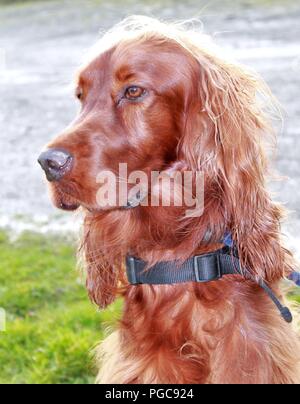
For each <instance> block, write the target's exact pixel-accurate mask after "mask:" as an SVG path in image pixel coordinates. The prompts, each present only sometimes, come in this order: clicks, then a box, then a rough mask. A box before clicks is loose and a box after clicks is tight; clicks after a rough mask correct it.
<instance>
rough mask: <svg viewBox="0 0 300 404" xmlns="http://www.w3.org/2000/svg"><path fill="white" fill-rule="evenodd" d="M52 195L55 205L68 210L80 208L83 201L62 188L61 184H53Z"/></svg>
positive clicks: (72, 210)
mask: <svg viewBox="0 0 300 404" xmlns="http://www.w3.org/2000/svg"><path fill="white" fill-rule="evenodd" d="M50 189H51V197H52V202H53V204H54V206H55V207H56V208H58V209H61V210H63V211H66V212H74V211H76V210H78V209H79V208H80V206H81V205H82V204H81V202H80V201H79V200H78V199H77V198H75V197H74V196H72V195H71V194H70V192H68V191H66V190H65V189H62V188H61V187H60V186H57V185H53V184H52V186H51V187H50Z"/></svg>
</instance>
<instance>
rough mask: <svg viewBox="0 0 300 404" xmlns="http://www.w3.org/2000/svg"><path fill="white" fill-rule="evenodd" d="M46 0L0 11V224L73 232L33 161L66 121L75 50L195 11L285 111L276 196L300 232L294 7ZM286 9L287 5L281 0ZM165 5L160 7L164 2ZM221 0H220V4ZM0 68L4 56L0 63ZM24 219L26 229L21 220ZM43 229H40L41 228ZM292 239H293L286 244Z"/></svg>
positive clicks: (299, 50)
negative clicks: (101, 34) (118, 31)
mask: <svg viewBox="0 0 300 404" xmlns="http://www.w3.org/2000/svg"><path fill="white" fill-rule="evenodd" d="M104 3H107V4H101V2H99V1H98V2H97V1H60V2H55V1H51V2H48V3H40V4H39V3H36V4H32V5H26V6H25V5H24V6H15V7H5V8H3V7H1V8H0V48H2V49H4V50H5V52H2V51H0V63H1V59H3V53H5V64H3V63H2V64H1V65H0V88H1V95H2V102H1V108H0V152H1V159H0V169H1V171H0V172H1V187H0V200H1V203H0V225H1V224H2V225H4V224H7V223H8V222H10V223H13V225H14V226H17V225H18V226H21V227H22V226H24V225H25V227H26V226H27V224H28V225H29V223H31V224H30V226H32V222H34V223H37V224H38V227H40V225H41V223H43V224H44V225H45V224H47V223H49V221H50V223H51V226H52V227H53V226H55V225H59V223H60V221H61V220H62V219H61V217H63V218H64V219H63V220H64V223H65V226H72V225H73V219H72V218H68V216H66V215H63V216H62V215H61V214H60V213H57V212H56V211H55V210H54V209H53V208H52V207H51V205H50V203H49V200H48V196H47V195H46V192H45V185H44V183H43V180H42V176H41V172H40V170H39V168H38V166H37V164H36V157H37V156H38V154H39V151H40V149H41V148H42V146H43V145H44V144H45V143H46V142H47V141H48V140H49V139H51V138H52V137H53V136H54V135H55V134H56V133H58V132H59V131H60V130H61V129H62V128H64V126H65V125H66V124H67V123H68V122H69V121H70V120H71V119H72V118H73V115H74V113H75V112H76V108H77V107H76V103H75V102H74V100H73V97H72V94H71V89H70V86H69V84H70V81H71V78H72V73H73V71H74V70H75V68H76V66H77V64H78V61H79V59H80V57H81V55H82V52H83V51H84V50H85V49H87V48H88V47H89V46H90V45H91V44H92V43H93V42H94V41H95V40H96V39H97V37H98V31H99V29H102V30H105V29H107V28H108V27H110V26H111V25H112V24H113V23H115V22H116V21H118V20H120V18H122V17H124V16H126V15H128V14H132V13H139V14H148V15H149V14H151V15H155V16H160V17H164V18H181V19H185V18H190V17H194V16H199V15H202V17H201V19H202V21H203V23H204V28H205V31H206V32H208V33H210V34H213V35H214V36H215V38H216V40H217V42H218V43H219V44H221V45H222V46H223V48H224V49H226V51H227V52H229V53H231V54H232V55H233V56H234V57H235V58H237V59H238V60H240V61H242V62H244V63H246V64H248V65H250V66H253V67H254V68H256V69H257V70H258V71H259V72H260V73H261V74H262V75H263V76H264V78H265V79H266V80H267V81H268V83H269V84H270V86H271V88H272V90H273V91H274V93H275V94H276V95H277V97H278V98H279V100H280V102H281V103H282V104H283V106H284V108H285V110H286V111H287V116H286V122H285V127H284V130H283V134H282V135H281V136H280V140H279V147H280V151H279V156H278V164H277V168H278V170H279V171H280V172H281V173H282V174H284V175H287V176H288V177H290V179H289V180H288V181H286V182H285V183H284V184H280V186H279V188H278V189H279V190H280V199H281V200H282V201H285V202H287V206H288V207H289V208H290V209H292V210H294V211H295V213H294V219H293V220H292V225H291V226H290V228H289V231H291V233H293V234H294V235H297V234H298V233H299V232H298V230H299V231H300V206H299V202H300V186H299V184H300V164H299V157H298V153H299V151H300V136H299V135H300V98H299V92H300V24H299V21H300V4H299V5H298V6H297V5H295V3H296V2H293V4H294V6H293V7H292V8H291V7H290V8H289V9H288V10H286V9H284V8H281V7H275V8H274V7H273V8H268V7H266V8H262V7H258V8H251V7H238V6H233V5H232V4H236V2H225V3H224V2H222V4H223V5H222V6H218V2H214V3H213V4H214V5H213V6H209V7H204V6H203V5H204V4H208V3H209V2H207V1H206V2H202V1H199V0H191V1H187V2H182V1H164V2H162V3H159V2H154V3H153V2H149V1H146V0H145V1H144V4H143V2H141V3H138V2H137V1H125V2H124V1H122V2H121V1H119V2H118V1H111V2H109V4H108V2H104ZM183 3H184V4H183ZM283 3H284V4H286V3H285V2H283ZM162 4H163V5H162ZM220 4H221V2H220ZM2 62H3V60H2ZM26 223H27V224H26ZM44 228H47V227H44ZM294 242H295V243H296V239H294Z"/></svg>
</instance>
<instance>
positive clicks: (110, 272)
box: [81, 218, 119, 309]
mask: <svg viewBox="0 0 300 404" xmlns="http://www.w3.org/2000/svg"><path fill="white" fill-rule="evenodd" d="M81 249H82V252H83V255H84V261H85V264H86V272H87V279H86V286H87V290H88V294H89V297H90V299H91V300H92V301H93V302H94V303H96V304H97V305H98V306H99V307H100V308H101V309H105V308H106V307H107V306H108V305H110V304H111V303H113V302H114V300H115V298H116V293H117V287H118V279H119V271H118V267H117V265H116V266H114V265H113V264H112V263H110V262H109V261H108V259H107V258H106V255H105V253H104V252H103V251H102V243H101V232H100V231H99V229H98V226H97V222H93V220H91V218H86V219H85V223H84V237H83V242H82V248H81Z"/></svg>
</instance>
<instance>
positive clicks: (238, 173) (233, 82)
mask: <svg viewBox="0 0 300 404" xmlns="http://www.w3.org/2000/svg"><path fill="white" fill-rule="evenodd" d="M191 52H192V53H193V56H194V57H196V58H197V60H198V67H197V69H198V71H197V73H196V72H195V75H196V74H197V76H198V83H199V86H198V88H197V90H195V91H197V92H198V94H197V95H196V94H192V95H191V100H190V104H189V112H188V113H187V121H186V133H185V137H184V140H183V142H182V144H181V153H182V158H183V159H184V160H185V161H187V163H188V165H189V166H190V168H191V169H193V170H202V171H204V172H205V173H206V176H207V177H208V181H211V183H216V184H217V185H218V188H219V192H218V194H219V196H220V198H222V206H223V216H224V220H225V221H226V225H227V228H228V230H230V231H231V232H232V234H233V237H234V240H235V242H236V244H237V246H238V249H239V253H240V257H241V260H242V263H243V265H244V266H245V267H247V269H248V270H249V271H251V272H252V273H253V274H254V275H258V276H260V277H262V278H265V279H267V280H269V281H273V280H277V279H280V278H282V277H283V276H285V275H287V274H288V273H289V272H290V270H291V266H292V265H293V264H292V257H291V254H290V253H289V252H288V251H287V250H285V249H284V248H283V247H282V245H281V241H280V234H279V233H280V220H281V218H282V216H283V210H282V209H281V207H280V206H278V205H276V204H274V203H273V202H272V201H271V198H270V196H269V193H268V192H267V190H266V178H265V176H266V174H267V171H268V170H267V168H268V164H267V158H266V154H265V150H266V144H267V143H266V139H267V137H268V136H270V135H272V133H273V131H272V128H271V126H270V124H269V122H268V119H267V116H268V115H267V113H265V112H264V109H263V107H262V105H261V102H260V101H261V100H269V105H272V103H273V98H272V95H271V93H270V90H269V89H268V87H267V86H266V85H265V84H264V83H263V82H262V81H261V80H260V78H258V77H256V76H255V75H254V74H252V73H249V72H247V71H246V69H245V68H244V67H239V66H236V65H231V64H229V63H226V62H223V61H221V60H219V59H218V58H216V57H214V56H212V55H210V54H206V53H205V52H201V50H200V49H196V48H195V47H194V48H192V50H191ZM193 99H195V100H197V102H196V103H195V102H193ZM204 214H205V211H204Z"/></svg>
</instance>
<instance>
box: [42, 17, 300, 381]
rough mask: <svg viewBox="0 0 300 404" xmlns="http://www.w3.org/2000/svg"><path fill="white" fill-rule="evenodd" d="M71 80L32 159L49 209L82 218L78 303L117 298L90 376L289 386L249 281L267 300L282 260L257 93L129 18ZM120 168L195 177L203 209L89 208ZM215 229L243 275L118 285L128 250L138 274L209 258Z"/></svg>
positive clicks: (178, 40)
mask: <svg viewBox="0 0 300 404" xmlns="http://www.w3.org/2000/svg"><path fill="white" fill-rule="evenodd" d="M77 84H78V85H77V90H76V95H77V97H78V98H79V99H80V102H81V104H82V109H81V112H80V114H79V116H78V118H77V119H76V120H75V122H74V123H73V125H72V126H71V127H69V128H68V129H67V130H66V131H65V132H64V133H62V134H61V135H60V136H59V137H58V138H57V139H56V140H55V141H54V142H52V143H51V144H50V145H49V146H48V150H47V151H46V152H44V153H43V154H42V156H41V158H40V164H41V165H42V167H43V169H44V170H45V171H46V175H47V178H48V180H49V181H50V182H51V189H52V195H53V201H54V204H55V205H56V206H57V207H59V208H62V209H65V210H72V211H73V210H76V209H77V208H79V207H80V206H81V207H82V208H83V210H84V212H85V235H84V240H83V249H84V252H85V259H86V263H87V287H88V291H89V294H90V297H91V298H92V300H93V301H94V302H96V303H97V304H98V305H99V306H100V307H101V308H105V307H106V306H107V305H108V304H110V303H112V302H113V301H114V299H115V297H116V294H117V293H119V292H120V291H121V293H122V294H123V296H124V299H125V305H124V312H123V319H122V321H121V323H120V326H119V330H118V331H117V332H116V333H114V334H113V335H112V336H111V337H109V338H108V340H106V341H105V342H104V343H103V345H102V347H101V349H100V352H99V357H101V362H102V365H101V368H102V369H101V371H100V373H99V377H98V381H99V382H100V383H175V384H181V383H222V384H223V383H234V384H236V383H245V384H248V383H298V382H299V381H300V370H299V352H300V349H299V340H298V337H297V335H296V333H295V332H294V331H293V330H292V328H291V326H290V325H288V324H287V323H286V322H284V321H283V319H282V318H281V317H280V316H279V314H278V311H277V310H276V307H275V306H274V305H273V303H272V301H271V300H270V298H269V297H268V295H267V294H266V293H265V291H264V290H263V289H261V288H260V287H259V285H258V284H257V283H256V282H254V281H253V280H254V278H255V279H256V281H257V282H262V280H264V281H265V282H266V283H267V284H268V285H269V286H270V287H271V288H272V289H273V291H274V292H275V293H277V294H280V292H279V282H280V280H281V279H283V278H284V277H286V276H288V275H289V274H290V273H291V271H292V269H293V266H294V263H293V259H292V256H291V254H290V253H289V252H288V251H287V250H286V249H285V248H284V247H283V246H282V244H281V241H280V220H281V218H282V210H281V208H280V207H279V206H278V205H276V204H275V203H273V202H272V201H271V199H270V196H269V194H268V192H267V191H266V187H265V174H266V171H267V161H266V157H265V154H264V141H265V139H266V137H267V135H268V134H270V132H271V130H270V127H269V125H268V120H267V118H266V116H265V114H264V112H263V109H262V106H261V105H260V104H259V102H258V98H257V94H258V93H260V94H262V95H263V97H261V98H264V99H265V98H266V97H267V98H268V97H269V96H270V94H269V92H268V89H267V87H266V86H265V85H264V83H263V82H261V81H260V79H259V78H257V77H256V76H255V75H254V74H253V73H249V72H247V71H246V70H245V69H244V68H243V67H240V66H238V65H234V64H231V63H228V62H226V61H225V60H223V59H222V58H220V57H219V56H218V55H217V54H215V53H214V52H213V51H212V50H211V45H208V44H207V40H206V38H205V37H204V36H203V35H200V34H197V33H195V32H190V31H188V30H184V29H183V28H182V27H180V26H179V27H177V26H175V25H174V26H173V25H167V24H163V23H160V22H158V21H156V20H153V19H148V18H142V17H141V18H140V17H139V18H136V17H135V18H130V19H127V20H126V21H125V22H123V23H122V24H121V25H119V26H117V28H116V29H114V30H113V31H111V32H109V33H108V34H107V35H106V36H105V37H104V39H103V40H102V41H101V42H100V43H99V44H98V45H97V46H96V47H95V49H94V52H93V55H92V57H91V58H90V59H89V61H88V63H87V64H86V65H85V66H84V67H83V68H82V69H81V71H80V74H79V77H78V83H77ZM269 98H270V97H269ZM120 163H126V164H127V167H128V171H129V172H133V171H136V170H139V171H142V172H144V173H146V174H147V175H148V176H150V173H151V172H152V171H154V170H156V171H159V170H160V171H164V172H166V173H170V172H172V171H173V170H176V171H179V172H186V171H191V172H193V173H196V172H197V171H201V172H203V173H204V177H205V197H204V213H203V214H202V215H201V216H199V217H191V216H186V214H185V211H186V206H181V207H180V206H175V205H174V206H168V207H166V206H159V207H153V206H143V205H142V204H140V205H139V206H135V208H133V209H123V208H122V207H121V206H119V205H116V206H110V207H107V208H103V207H102V208H99V203H98V202H99V199H97V193H98V188H99V184H97V180H96V178H97V175H98V173H99V172H101V171H103V170H110V171H111V172H115V173H116V172H117V171H118V167H119V164H120ZM119 180H120V182H122V178H120V179H119ZM123 181H124V179H123ZM119 185H120V184H119ZM151 192H159V191H158V190H157V189H156V190H155V191H154V190H151ZM97 201H98V202H97ZM127 205H128V206H127V207H132V206H131V204H130V201H128V204H127ZM228 232H230V233H231V235H232V238H233V242H234V244H235V246H236V250H237V251H238V254H239V258H240V263H241V265H242V267H243V268H246V271H247V274H246V273H245V274H244V275H245V276H240V275H230V276H228V277H224V278H223V279H221V280H218V281H213V282H209V283H198V282H186V283H178V284H171V282H169V283H170V284H159V285H153V284H152V285H151V284H145V285H144V284H140V285H129V284H128V282H127V280H126V279H125V278H126V277H125V276H124V275H125V271H124V268H125V259H126V256H127V255H128V254H130V255H133V256H136V257H139V258H140V259H143V260H144V261H145V262H147V267H148V268H149V267H150V266H153V265H155V264H157V263H161V262H173V261H176V262H177V264H176V265H178V262H180V263H181V264H182V263H184V261H185V260H187V259H189V258H191V257H193V256H195V255H202V254H205V253H208V252H215V251H217V250H219V249H220V248H222V247H223V242H222V240H223V239H224V234H226V233H228ZM176 265H175V264H174V271H176ZM246 275H248V276H246ZM250 277H251V279H250ZM167 283H168V282H167ZM120 287H121V288H120Z"/></svg>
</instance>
